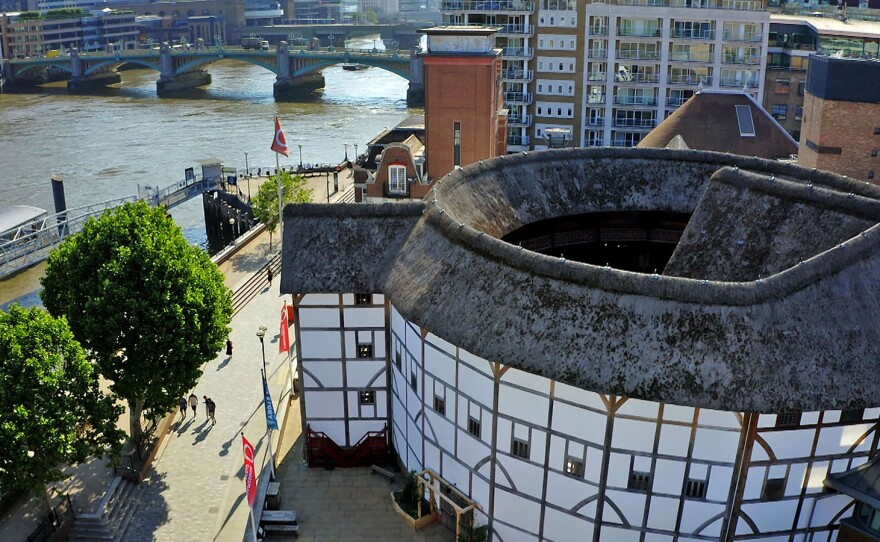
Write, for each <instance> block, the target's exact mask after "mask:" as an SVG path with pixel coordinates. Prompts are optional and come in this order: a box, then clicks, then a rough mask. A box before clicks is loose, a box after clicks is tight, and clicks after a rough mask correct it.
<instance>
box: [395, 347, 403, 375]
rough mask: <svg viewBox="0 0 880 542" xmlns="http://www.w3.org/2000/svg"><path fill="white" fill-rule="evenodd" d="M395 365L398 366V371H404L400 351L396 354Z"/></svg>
mask: <svg viewBox="0 0 880 542" xmlns="http://www.w3.org/2000/svg"><path fill="white" fill-rule="evenodd" d="M394 364H395V365H397V370H398V371H402V370H403V359H401V355H400V351H399V350H398V351H397V352H396V353H395V354H394Z"/></svg>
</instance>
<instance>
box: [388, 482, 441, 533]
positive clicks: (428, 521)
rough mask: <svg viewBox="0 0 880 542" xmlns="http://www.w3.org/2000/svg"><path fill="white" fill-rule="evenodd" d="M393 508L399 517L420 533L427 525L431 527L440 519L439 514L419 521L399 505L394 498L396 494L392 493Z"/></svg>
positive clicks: (435, 513)
mask: <svg viewBox="0 0 880 542" xmlns="http://www.w3.org/2000/svg"><path fill="white" fill-rule="evenodd" d="M391 506H393V507H394V511H395V512H397V515H398V516H400V517H402V518H403V519H404V520H406V522H407V523H408V524H409V526H410V527H412V528H413V529H414V530H416V531H418V530H419V529H421V528H422V527H424V526H425V525H430V524H431V523H434V522H435V521H437V519H438V514H437V512H434V513H433V514H428V515H427V516H423V517H420V518H419V519H415V518H413V517H412V516H411V515H409V514H407V513H406V512H405V511H404V510H403V509H402V508H401V507H400V506H399V505H398V504H397V499H395V498H394V492H393V491H392V492H391Z"/></svg>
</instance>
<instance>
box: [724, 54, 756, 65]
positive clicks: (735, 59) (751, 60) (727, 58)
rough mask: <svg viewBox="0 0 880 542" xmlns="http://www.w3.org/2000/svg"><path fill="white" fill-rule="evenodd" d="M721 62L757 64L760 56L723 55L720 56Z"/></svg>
mask: <svg viewBox="0 0 880 542" xmlns="http://www.w3.org/2000/svg"><path fill="white" fill-rule="evenodd" d="M721 63H722V64H748V65H752V66H754V65H757V64H760V63H761V57H759V56H735V55H724V56H722V57H721Z"/></svg>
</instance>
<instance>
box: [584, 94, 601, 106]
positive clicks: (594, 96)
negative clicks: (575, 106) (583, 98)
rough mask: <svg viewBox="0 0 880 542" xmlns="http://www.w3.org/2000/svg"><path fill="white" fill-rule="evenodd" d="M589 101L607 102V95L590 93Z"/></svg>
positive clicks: (593, 102)
mask: <svg viewBox="0 0 880 542" xmlns="http://www.w3.org/2000/svg"><path fill="white" fill-rule="evenodd" d="M587 103H590V104H603V103H605V95H604V94H590V95H589V96H587Z"/></svg>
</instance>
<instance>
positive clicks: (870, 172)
mask: <svg viewBox="0 0 880 542" xmlns="http://www.w3.org/2000/svg"><path fill="white" fill-rule="evenodd" d="M868 178H869V179H873V178H874V172H873V171H869V172H868Z"/></svg>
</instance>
